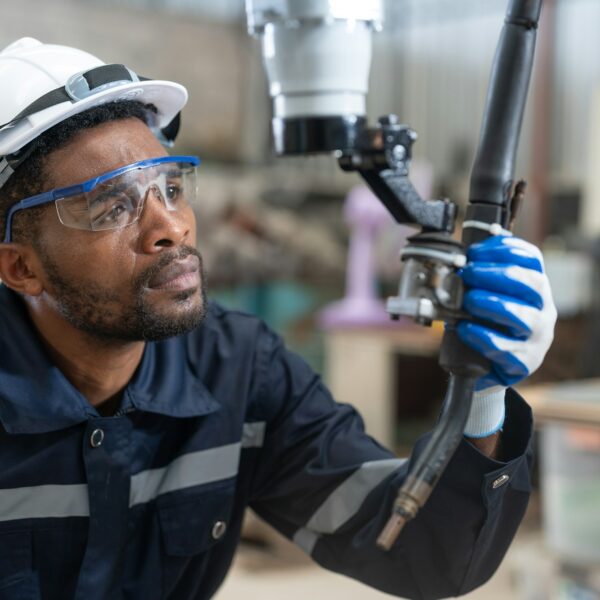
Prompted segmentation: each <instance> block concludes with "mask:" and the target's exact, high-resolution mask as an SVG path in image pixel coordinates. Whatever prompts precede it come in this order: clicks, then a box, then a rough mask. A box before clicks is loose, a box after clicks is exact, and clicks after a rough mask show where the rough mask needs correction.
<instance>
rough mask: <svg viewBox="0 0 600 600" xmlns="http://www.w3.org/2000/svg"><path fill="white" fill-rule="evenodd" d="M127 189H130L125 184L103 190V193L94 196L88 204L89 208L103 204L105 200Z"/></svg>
mask: <svg viewBox="0 0 600 600" xmlns="http://www.w3.org/2000/svg"><path fill="white" fill-rule="evenodd" d="M128 187H130V186H129V185H128V184H127V183H124V182H123V183H121V184H119V185H117V186H114V187H111V188H110V189H108V190H105V191H103V192H100V193H99V194H98V195H97V196H95V197H94V198H93V199H92V201H91V202H90V203H89V205H88V206H89V208H92V206H96V204H100V203H101V202H104V200H105V199H107V198H108V197H110V196H112V195H114V194H118V193H119V192H122V191H124V190H125V189H127V188H128Z"/></svg>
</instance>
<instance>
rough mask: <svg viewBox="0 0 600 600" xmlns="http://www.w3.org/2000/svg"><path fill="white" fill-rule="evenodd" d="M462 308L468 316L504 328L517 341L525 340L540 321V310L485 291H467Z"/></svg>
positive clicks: (513, 299) (514, 299) (509, 297)
mask: <svg viewBox="0 0 600 600" xmlns="http://www.w3.org/2000/svg"><path fill="white" fill-rule="evenodd" d="M463 307H464V308H465V310H467V312H469V314H471V315H472V316H473V317H476V318H478V319H483V320H484V321H489V322H490V323H493V324H495V325H501V326H502V327H506V328H507V329H508V331H509V332H510V333H511V334H512V335H513V336H514V337H515V338H518V339H527V338H528V337H529V336H530V335H531V334H532V332H533V331H534V329H535V327H536V326H537V325H538V323H539V321H540V316H541V313H540V310H539V309H538V308H536V307H535V306H531V305H530V304H527V303H526V302H521V301H520V300H517V299H516V298H513V297H511V296H504V295H502V294H496V293H494V292H488V291H486V290H479V289H475V290H469V291H468V292H467V293H466V295H465V298H464V301H463Z"/></svg>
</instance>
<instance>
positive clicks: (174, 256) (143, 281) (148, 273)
mask: <svg viewBox="0 0 600 600" xmlns="http://www.w3.org/2000/svg"><path fill="white" fill-rule="evenodd" d="M192 255H193V256H195V257H196V258H198V262H199V265H200V272H202V269H203V264H202V255H201V254H200V252H198V250H196V248H193V247H192V246H182V247H181V248H180V249H179V250H177V251H175V252H165V253H164V254H162V255H161V256H160V258H159V259H158V260H157V261H156V263H154V264H153V265H152V266H151V267H148V268H147V269H146V270H144V271H142V272H141V273H140V275H139V276H138V277H137V279H136V280H135V287H136V288H137V289H140V288H141V287H147V286H148V285H149V284H150V281H151V280H152V278H153V277H154V276H155V275H157V274H158V273H159V272H160V271H162V269H164V268H165V267H167V266H169V265H170V264H171V263H172V262H174V261H176V260H183V259H184V258H187V257H188V256H192Z"/></svg>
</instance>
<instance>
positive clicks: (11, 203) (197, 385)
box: [0, 39, 556, 600]
mask: <svg viewBox="0 0 600 600" xmlns="http://www.w3.org/2000/svg"><path fill="white" fill-rule="evenodd" d="M0 89H1V90H2V99H1V102H0V108H1V110H0V124H1V125H2V126H1V127H0V157H2V158H0V185H1V186H2V187H1V189H0V214H1V217H0V226H1V229H2V231H3V232H4V242H3V243H2V244H0V278H1V279H2V280H3V282H4V285H3V286H2V287H0V323H1V325H0V420H1V422H2V428H1V429H0V465H1V466H2V468H1V469H0V598H15V599H17V598H18V599H20V600H22V599H33V598H44V599H46V598H52V599H54V598H57V599H61V600H62V599H69V598H77V599H80V598H81V599H83V598H85V599H86V600H91V599H115V598H117V599H118V598H133V599H138V598H139V599H142V598H143V599H144V600H146V599H153V598H174V599H177V600H187V599H201V598H209V597H211V595H212V594H213V593H214V592H215V590H216V589H217V588H218V586H219V584H220V583H221V582H222V580H223V578H224V576H225V574H226V572H227V569H228V567H229V564H230V562H231V558H232V556H233V553H234V550H235V547H236V544H237V541H238V539H239V534H240V528H241V522H242V515H243V512H244V509H245V508H246V507H247V506H251V507H252V508H254V509H255V510H256V512H257V513H258V514H259V515H261V516H262V517H263V518H264V519H265V520H267V521H268V522H269V523H270V524H272V525H273V526H275V527H276V528H277V529H278V530H279V531H281V532H282V533H283V534H284V535H286V536H288V537H289V538H291V539H293V540H294V541H295V542H296V543H297V544H299V545H300V546H301V547H302V548H303V549H304V550H305V551H306V552H308V553H309V554H310V555H311V556H312V557H313V558H314V559H315V560H316V561H317V562H319V563H320V564H322V565H324V566H325V567H327V568H330V569H332V570H335V571H339V572H342V573H345V574H348V575H350V576H352V577H355V578H357V579H360V580H362V581H364V582H366V583H368V584H370V585H372V586H374V587H377V588H379V589H382V590H385V591H387V592H390V593H393V594H396V595H402V596H405V597H410V598H438V597H446V596H452V595H456V594H461V593H465V592H466V591H468V590H470V589H472V588H474V587H476V586H477V585H480V584H481V583H483V582H484V581H486V580H487V579H488V578H489V577H490V576H491V574H492V573H493V572H494V570H495V568H496V566H497V565H498V564H499V562H500V560H501V559H502V556H503V555H504V552H505V551H506V549H507V547H508V545H509V543H510V541H511V539H512V536H513V535H514V532H515V530H516V528H517V526H518V524H519V521H520V519H521V517H522V515H523V512H524V510H525V506H526V503H527V497H528V492H529V485H530V484H529V468H530V461H531V455H530V449H529V441H530V434H531V415H530V411H529V409H528V408H527V406H526V405H525V403H524V402H523V401H522V400H521V399H520V398H519V397H518V395H517V394H516V393H515V392H514V391H512V390H510V389H509V390H508V391H507V390H506V386H507V385H508V384H511V383H514V382H515V381H519V380H521V379H522V378H523V377H525V376H526V375H527V374H528V373H529V372H530V371H531V370H533V369H534V368H535V367H537V366H538V365H539V364H540V362H541V360H542V358H543V356H544V354H545V352H546V350H547V348H548V347H549V345H550V342H551V339H552V329H553V325H554V320H555V316H556V313H555V310H554V306H553V303H552V299H551V296H550V293H549V287H548V282H547V279H546V278H545V276H544V275H543V269H542V262H541V257H540V255H539V252H538V251H537V250H536V249H535V248H534V247H532V246H531V245H529V244H527V243H525V242H522V241H521V240H512V239H511V238H506V237H498V238H494V239H492V240H491V241H490V242H486V243H484V244H481V245H480V246H478V247H474V249H473V251H472V254H471V256H470V258H471V262H470V263H469V265H468V266H467V268H466V269H465V272H464V278H465V281H466V283H467V284H468V285H469V286H470V288H471V289H470V291H469V293H468V294H467V299H466V304H465V306H466V308H467V310H469V311H470V312H471V313H472V314H473V315H475V316H478V317H480V319H484V320H485V322H487V323H489V327H488V326H484V325H483V324H474V323H469V322H464V323H463V324H462V325H461V328H460V332H461V336H462V338H463V339H464V340H465V341H466V342H467V343H469V344H471V345H472V346H473V347H476V348H477V349H479V350H480V351H481V352H482V353H483V354H484V355H485V356H487V357H488V358H489V359H490V361H491V364H492V369H491V371H490V373H489V374H488V375H487V376H486V377H485V378H483V379H482V380H481V382H479V386H478V389H479V391H478V393H477V394H476V398H475V400H474V408H473V410H472V412H471V415H470V418H469V422H468V424H467V429H466V431H465V434H466V435H467V436H468V437H469V439H468V440H467V439H465V440H464V441H463V442H462V444H461V446H460V447H459V449H458V451H457V452H456V454H455V456H454V457H453V459H452V460H451V462H450V464H449V466H448V469H447V470H446V472H445V474H444V476H443V478H442V480H441V481H440V483H439V485H438V487H437V488H436V490H435V491H434V493H433V494H432V496H431V498H430V500H429V502H428V504H427V506H426V507H425V508H424V509H423V510H422V511H421V513H420V514H419V516H418V517H417V518H416V519H415V520H414V521H412V522H411V523H409V524H408V525H407V526H406V528H405V530H404V531H403V533H402V535H401V536H400V539H399V540H398V542H397V544H396V545H395V546H394V548H393V549H392V550H391V551H390V552H389V553H386V552H383V551H381V550H379V549H377V547H376V546H375V539H376V537H377V535H378V534H379V532H380V531H381V529H382V527H383V525H384V523H385V521H386V520H387V518H388V516H389V513H390V508H391V505H392V502H393V500H394V497H395V494H396V491H397V489H398V488H399V486H400V485H401V483H402V481H403V479H404V478H405V476H406V473H407V470H408V465H409V463H408V462H406V461H404V460H401V459H396V458H395V457H394V456H393V455H392V454H391V453H390V452H389V451H388V450H386V449H384V448H382V447H381V446H380V445H379V444H378V443H377V442H376V441H374V440H372V439H371V438H369V437H368V436H367V435H366V434H365V433H364V432H363V429H362V423H361V420H360V417H358V415H357V414H356V413H355V411H354V410H353V409H352V408H351V407H349V406H347V405H338V404H336V403H335V402H334V401H333V400H332V399H331V397H330V395H329V393H328V392H327V390H326V388H325V387H324V386H323V384H322V383H321V382H320V380H319V378H318V377H317V376H316V375H315V374H314V373H312V372H311V371H310V369H309V368H308V367H307V366H306V365H305V364H304V363H303V362H302V361H301V360H300V359H299V358H298V357H296V356H294V355H293V354H291V353H289V352H287V351H286V349H285V348H284V346H283V344H282V342H281V340H280V339H279V338H278V337H277V336H276V335H275V334H274V333H272V332H271V331H269V330H268V329H267V328H266V327H265V326H264V325H263V324H262V323H260V322H259V321H258V320H256V319H255V318H253V317H251V316H247V315H244V314H240V313H237V312H231V311H227V310H225V309H223V308H220V307H219V306H216V305H214V304H212V303H210V302H208V301H207V299H206V296H205V294H204V282H203V272H202V260H201V257H200V254H199V253H198V252H197V251H196V249H195V248H196V237H195V223H194V217H193V212H192V209H191V207H190V204H189V200H190V199H193V197H194V194H195V191H196V179H195V178H196V168H197V164H198V160H197V159H195V158H194V157H188V156H183V157H169V156H168V155H167V154H166V152H165V150H164V148H163V146H162V145H161V143H160V141H159V138H160V139H164V136H165V135H166V136H171V137H172V136H173V134H174V132H176V131H175V128H174V127H173V125H172V121H173V119H174V118H175V117H176V115H177V114H178V113H179V111H180V110H181V108H182V107H183V105H184V104H185V101H186V92H185V90H184V88H182V87H181V86H179V85H177V84H174V83H170V82H163V81H151V80H140V79H139V78H138V77H137V76H136V75H135V74H134V73H133V72H132V71H130V70H128V69H125V68H124V67H123V66H122V65H109V66H106V65H104V64H103V63H102V62H101V61H99V60H98V59H96V58H95V57H92V56H90V55H89V54H86V53H84V52H82V51H79V50H76V49H74V48H67V47H63V46H52V45H44V44H41V43H40V42H37V41H36V40H32V39H23V40H19V41H18V42H16V43H15V44H13V45H11V46H9V47H8V48H6V49H5V50H4V51H3V52H2V53H0ZM170 124H171V125H170ZM498 326H502V328H503V333H498V332H497V331H496V329H494V327H498ZM421 447H422V444H420V445H419V446H418V448H417V450H415V452H414V453H413V457H415V456H417V455H418V452H419V448H421Z"/></svg>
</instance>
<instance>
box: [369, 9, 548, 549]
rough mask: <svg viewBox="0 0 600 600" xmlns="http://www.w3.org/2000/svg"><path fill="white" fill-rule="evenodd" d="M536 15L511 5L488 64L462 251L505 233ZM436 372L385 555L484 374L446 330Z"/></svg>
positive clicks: (443, 457)
mask: <svg viewBox="0 0 600 600" xmlns="http://www.w3.org/2000/svg"><path fill="white" fill-rule="evenodd" d="M541 7H542V0H511V2H510V3H509V6H508V10H507V13H506V20H505V24H504V26H503V28H502V33H501V35H500V40H499V42H498V47H497V50H496V55H495V57H494V64H493V67H492V73H491V77H490V84H489V87H488V95H487V99H486V105H485V112H484V118H483V124H482V129H481V137H480V140H479V145H478V149H477V153H476V158H475V163H474V165H473V171H472V173H471V187H470V194H469V195H470V199H469V207H468V209H467V216H466V218H467V220H469V221H475V222H479V223H480V224H482V225H483V227H484V228H483V229H482V228H466V229H465V230H464V231H463V237H462V241H463V243H464V244H465V245H467V246H468V245H470V244H472V243H475V242H477V241H480V240H482V239H484V238H485V237H487V236H488V235H489V234H488V233H487V232H486V231H485V225H486V224H487V225H489V224H493V223H499V224H501V225H503V226H505V227H506V226H507V225H508V221H509V212H510V211H509V202H510V198H511V189H512V182H513V172H514V164H515V155H516V150H517V145H518V141H519V133H520V130H521V123H522V120H523V114H524V111H525V103H526V100H527V92H528V88H529V80H530V78H531V71H532V67H533V58H534V51H535V41H536V33H537V23H538V21H539V16H540V11H541ZM440 364H441V365H442V367H443V368H444V369H446V370H447V371H448V372H449V373H450V381H449V384H448V391H447V394H446V398H445V401H444V408H443V411H442V415H441V417H440V420H439V422H438V424H437V426H436V428H435V429H434V431H433V433H432V434H431V438H430V439H429V441H428V443H427V445H426V447H425V449H424V450H423V452H422V454H421V456H420V457H419V459H418V460H417V461H416V463H415V465H414V466H413V468H412V470H411V472H410V473H409V474H408V476H407V478H406V480H405V482H404V484H403V486H402V487H401V489H400V491H399V492H398V496H397V499H396V502H395V504H394V508H393V511H392V515H391V517H390V519H389V520H388V522H387V524H386V526H385V528H384V529H383V531H382V532H381V534H380V535H379V538H378V539H377V544H378V546H379V547H381V548H382V549H384V550H389V549H390V548H391V547H392V545H393V544H394V542H395V541H396V539H397V537H398V535H399V534H400V532H401V530H402V528H403V527H404V525H405V524H406V523H407V522H408V521H409V520H410V519H412V518H414V517H415V516H416V514H417V512H418V511H419V509H420V508H421V507H422V506H423V505H424V504H425V502H426V501H427V498H428V497H429V495H430V494H431V492H432V490H433V488H434V486H435V484H436V483H437V481H438V480H439V478H440V477H441V475H442V473H443V471H444V469H445V468H446V465H447V464H448V461H449V460H450V458H451V457H452V455H453V454H454V452H455V451H456V448H457V446H458V444H459V443H460V441H461V439H462V432H463V431H464V427H465V424H466V422H467V418H468V416H469V411H470V408H471V402H472V399H473V390H474V389H475V381H476V380H477V378H478V377H479V376H481V375H482V374H483V373H485V372H486V371H487V370H488V369H489V365H488V364H487V362H486V361H485V360H484V359H483V358H482V357H480V355H478V354H477V353H475V351H473V350H471V349H470V348H468V347H467V346H465V345H464V344H462V343H461V342H460V340H459V339H458V337H457V335H456V333H455V332H454V330H453V327H452V324H450V325H449V326H448V327H447V329H446V332H445V334H444V340H443V343H442V350H441V355H440Z"/></svg>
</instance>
